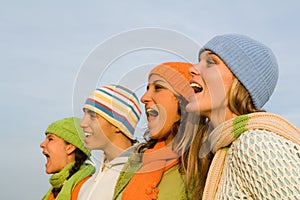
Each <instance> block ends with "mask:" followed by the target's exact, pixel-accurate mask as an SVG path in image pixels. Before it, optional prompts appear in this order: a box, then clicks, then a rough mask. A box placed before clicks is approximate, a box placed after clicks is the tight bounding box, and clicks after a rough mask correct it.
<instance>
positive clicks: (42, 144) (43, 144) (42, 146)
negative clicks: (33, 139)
mask: <svg viewBox="0 0 300 200" xmlns="http://www.w3.org/2000/svg"><path fill="white" fill-rule="evenodd" d="M45 143H46V140H44V141H43V142H42V143H41V144H40V147H41V148H42V149H43V148H45Z"/></svg>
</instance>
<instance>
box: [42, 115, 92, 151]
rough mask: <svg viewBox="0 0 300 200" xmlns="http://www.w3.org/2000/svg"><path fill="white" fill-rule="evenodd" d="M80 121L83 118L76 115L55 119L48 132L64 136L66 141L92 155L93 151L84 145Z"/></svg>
mask: <svg viewBox="0 0 300 200" xmlns="http://www.w3.org/2000/svg"><path fill="white" fill-rule="evenodd" d="M80 121H81V119H79V118H76V117H70V118H65V119H62V120H58V121H55V122H53V123H52V124H50V125H49V126H48V128H47V130H46V134H47V133H51V134H54V135H56V136H58V137H60V138H62V139H63V140H65V141H66V142H68V143H70V144H73V145H74V146H76V147H77V148H78V149H80V150H81V151H82V152H83V153H85V154H86V155H87V156H88V157H90V156H91V152H90V151H89V150H88V149H87V148H85V146H84V142H83V138H84V132H83V130H82V128H81V127H80V125H79V124H80Z"/></svg>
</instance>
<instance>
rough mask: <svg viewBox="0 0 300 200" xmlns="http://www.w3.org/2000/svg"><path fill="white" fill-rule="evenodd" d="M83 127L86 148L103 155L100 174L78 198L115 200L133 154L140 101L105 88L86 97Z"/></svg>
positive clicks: (127, 91) (122, 90)
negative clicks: (126, 165)
mask: <svg viewBox="0 0 300 200" xmlns="http://www.w3.org/2000/svg"><path fill="white" fill-rule="evenodd" d="M83 111H84V117H83V119H82V121H81V124H80V126H81V127H82V128H83V131H84V132H85V140H84V141H85V146H86V148H87V149H90V150H102V151H103V152H104V154H103V156H102V158H101V161H100V169H99V170H98V173H96V174H94V175H93V177H92V178H91V179H89V180H88V181H87V182H86V183H85V184H84V185H83V186H82V188H81V190H80V192H79V196H78V199H79V200H80V199H82V200H83V199H89V200H93V199H99V198H100V199H112V196H113V191H114V187H115V184H116V181H117V179H118V177H119V174H120V171H121V170H122V168H123V165H124V164H125V163H126V162H127V160H128V158H129V157H130V156H131V155H132V154H133V148H132V145H133V144H134V143H135V142H136V140H135V139H134V136H133V134H134V131H135V127H136V125H137V123H138V121H139V118H140V115H141V109H140V105H139V100H138V98H137V96H136V95H135V93H134V92H133V91H131V90H130V89H129V88H127V87H124V86H121V85H107V86H102V87H100V88H98V89H96V90H95V91H93V92H92V94H91V95H90V96H89V97H88V98H87V100H86V102H85V105H84V106H83Z"/></svg>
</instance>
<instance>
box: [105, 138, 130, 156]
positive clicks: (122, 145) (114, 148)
mask: <svg viewBox="0 0 300 200" xmlns="http://www.w3.org/2000/svg"><path fill="white" fill-rule="evenodd" d="M131 146H132V144H131V142H130V141H129V140H128V139H127V141H123V142H122V141H118V142H115V143H111V145H110V147H108V148H107V149H105V150H104V155H105V157H106V159H107V161H112V160H113V159H115V158H116V157H118V156H119V155H120V154H121V153H122V152H123V151H124V150H126V149H128V148H129V147H131Z"/></svg>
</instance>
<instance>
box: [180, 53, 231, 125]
mask: <svg viewBox="0 0 300 200" xmlns="http://www.w3.org/2000/svg"><path fill="white" fill-rule="evenodd" d="M189 73H190V74H191V75H192V79H191V81H190V84H191V87H192V88H193V89H194V95H192V96H191V97H190V98H189V103H188V105H187V107H186V109H187V111H188V112H197V113H200V114H201V115H203V116H206V117H208V118H210V119H211V120H212V119H213V118H219V119H217V120H219V121H220V120H221V121H222V120H223V121H224V120H225V119H226V115H227V111H228V92H229V90H230V87H231V84H232V80H233V73H232V72H231V71H230V69H229V68H228V67H227V66H226V64H225V63H224V62H223V61H222V60H221V59H220V58H219V57H218V56H217V55H216V54H214V53H213V52H211V51H204V52H202V53H201V54H200V56H199V63H198V64H196V65H194V66H192V67H190V69H189Z"/></svg>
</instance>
